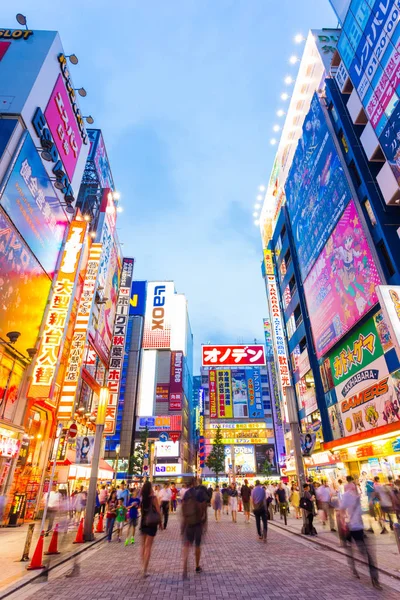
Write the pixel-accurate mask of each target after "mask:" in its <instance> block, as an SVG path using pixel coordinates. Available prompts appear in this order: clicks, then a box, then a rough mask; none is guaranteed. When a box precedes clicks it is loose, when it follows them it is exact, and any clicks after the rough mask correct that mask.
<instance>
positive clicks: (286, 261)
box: [285, 250, 292, 269]
mask: <svg viewBox="0 0 400 600" xmlns="http://www.w3.org/2000/svg"><path fill="white" fill-rule="evenodd" d="M291 262H292V255H291V254H290V250H288V251H287V252H286V254H285V263H286V269H288V268H289V265H290V263H291Z"/></svg>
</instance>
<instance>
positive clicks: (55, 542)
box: [45, 523, 60, 554]
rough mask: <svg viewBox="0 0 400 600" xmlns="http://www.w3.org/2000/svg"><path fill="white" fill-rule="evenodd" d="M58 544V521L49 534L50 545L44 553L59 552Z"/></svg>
mask: <svg viewBox="0 0 400 600" xmlns="http://www.w3.org/2000/svg"><path fill="white" fill-rule="evenodd" d="M57 545H58V523H57V525H56V526H55V527H54V531H53V535H52V536H51V541H50V545H49V547H48V550H47V552H45V554H60V553H59V551H58V548H57Z"/></svg>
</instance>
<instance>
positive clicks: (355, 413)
mask: <svg viewBox="0 0 400 600" xmlns="http://www.w3.org/2000/svg"><path fill="white" fill-rule="evenodd" d="M339 406H340V414H341V417H342V421H343V425H344V434H345V436H349V435H354V434H355V433H360V432H362V431H368V430H373V429H376V427H381V426H383V425H389V424H390V423H399V422H400V370H399V371H396V372H395V373H392V375H387V376H386V377H384V378H383V379H381V380H380V381H377V382H374V383H372V384H370V385H368V386H366V387H364V388H363V389H362V390H361V391H357V392H355V393H354V394H349V395H348V396H347V397H346V398H345V399H344V400H342V401H339Z"/></svg>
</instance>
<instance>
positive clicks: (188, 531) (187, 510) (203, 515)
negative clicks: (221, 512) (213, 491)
mask: <svg viewBox="0 0 400 600" xmlns="http://www.w3.org/2000/svg"><path fill="white" fill-rule="evenodd" d="M207 504H208V491H207V489H206V488H205V487H204V486H202V485H200V486H197V480H196V478H195V477H193V478H192V479H191V481H190V485H189V489H188V490H187V492H186V493H185V496H184V498H183V501H182V523H181V533H182V536H183V579H187V576H188V558H189V550H190V547H191V546H192V545H193V544H194V545H195V561H196V573H201V571H202V568H201V566H200V558H201V538H202V535H203V531H204V526H205V523H206V521H207Z"/></svg>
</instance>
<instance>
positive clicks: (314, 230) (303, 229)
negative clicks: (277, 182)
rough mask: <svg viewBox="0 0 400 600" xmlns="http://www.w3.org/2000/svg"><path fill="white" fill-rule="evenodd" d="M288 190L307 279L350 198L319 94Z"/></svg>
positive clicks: (304, 132)
mask: <svg viewBox="0 0 400 600" xmlns="http://www.w3.org/2000/svg"><path fill="white" fill-rule="evenodd" d="M285 191H286V198H287V207H288V211H289V214H290V218H291V222H292V229H293V237H294V242H295V246H296V250H297V255H298V258H299V266H300V271H301V276H302V279H303V281H304V279H305V278H306V277H307V275H308V273H309V271H310V269H311V267H312V265H313V264H314V262H315V260H316V258H317V256H318V255H319V253H320V252H321V250H322V248H323V247H324V245H325V244H326V241H327V239H328V237H329V235H330V234H331V232H332V230H333V228H334V226H335V223H336V222H337V221H338V219H339V217H340V215H341V214H342V212H343V210H344V208H345V206H346V205H347V204H348V203H349V201H350V198H351V193H350V188H349V186H348V184H347V179H346V176H345V174H344V171H343V167H342V165H341V162H340V159H339V155H338V153H337V151H336V147H335V144H334V141H333V138H332V136H331V134H330V132H329V130H328V127H327V123H326V119H325V114H324V112H323V110H322V106H321V103H320V100H319V98H318V95H317V94H316V93H315V94H314V96H313V98H312V100H311V106H310V111H309V113H308V115H307V116H306V118H305V121H304V125H303V133H302V137H301V138H300V140H299V142H298V145H297V149H296V153H295V155H294V159H293V163H292V167H291V169H290V172H289V175H288V178H287V180H286V183H285Z"/></svg>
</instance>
